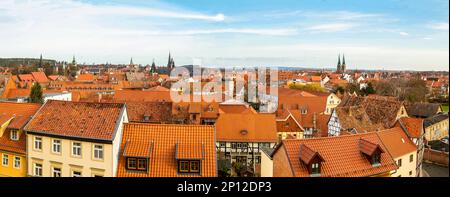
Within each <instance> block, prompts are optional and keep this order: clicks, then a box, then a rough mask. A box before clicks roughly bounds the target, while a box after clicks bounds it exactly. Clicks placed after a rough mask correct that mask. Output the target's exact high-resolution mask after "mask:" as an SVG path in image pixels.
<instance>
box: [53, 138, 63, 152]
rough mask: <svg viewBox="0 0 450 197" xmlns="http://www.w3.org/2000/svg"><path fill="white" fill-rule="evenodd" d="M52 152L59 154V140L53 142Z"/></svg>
mask: <svg viewBox="0 0 450 197" xmlns="http://www.w3.org/2000/svg"><path fill="white" fill-rule="evenodd" d="M52 152H53V153H61V140H53V146H52Z"/></svg>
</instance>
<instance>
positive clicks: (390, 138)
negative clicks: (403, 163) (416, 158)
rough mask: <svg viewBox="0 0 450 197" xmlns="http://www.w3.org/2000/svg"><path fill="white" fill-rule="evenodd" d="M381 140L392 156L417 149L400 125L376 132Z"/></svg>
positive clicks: (395, 156)
mask: <svg viewBox="0 0 450 197" xmlns="http://www.w3.org/2000/svg"><path fill="white" fill-rule="evenodd" d="M378 135H379V136H380V139H381V141H382V142H383V144H384V146H386V148H387V150H388V151H389V153H391V155H392V156H393V157H394V158H398V157H401V156H403V155H406V154H411V152H415V151H417V147H416V145H414V143H413V142H412V141H411V140H410V139H409V137H408V136H407V135H406V133H405V132H404V131H403V130H402V129H401V128H400V127H394V128H392V129H387V130H383V131H380V132H378Z"/></svg>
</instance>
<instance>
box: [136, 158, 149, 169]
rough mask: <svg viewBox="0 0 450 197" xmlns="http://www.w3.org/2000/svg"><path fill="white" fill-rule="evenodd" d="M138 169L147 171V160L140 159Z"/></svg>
mask: <svg viewBox="0 0 450 197" xmlns="http://www.w3.org/2000/svg"><path fill="white" fill-rule="evenodd" d="M137 169H138V170H147V159H138V160H137Z"/></svg>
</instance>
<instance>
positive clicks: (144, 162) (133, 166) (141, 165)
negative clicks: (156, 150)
mask: <svg viewBox="0 0 450 197" xmlns="http://www.w3.org/2000/svg"><path fill="white" fill-rule="evenodd" d="M126 166H127V170H137V171H147V169H148V159H147V158H134V157H128V158H127V165H126Z"/></svg>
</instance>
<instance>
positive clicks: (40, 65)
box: [39, 53, 43, 68]
mask: <svg viewBox="0 0 450 197" xmlns="http://www.w3.org/2000/svg"><path fill="white" fill-rule="evenodd" d="M42 66H43V65H42V53H41V57H40V58H39V68H42Z"/></svg>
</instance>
